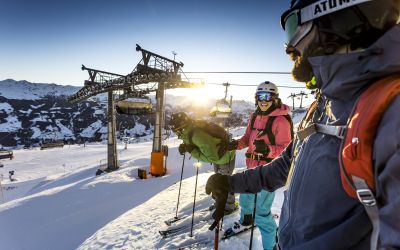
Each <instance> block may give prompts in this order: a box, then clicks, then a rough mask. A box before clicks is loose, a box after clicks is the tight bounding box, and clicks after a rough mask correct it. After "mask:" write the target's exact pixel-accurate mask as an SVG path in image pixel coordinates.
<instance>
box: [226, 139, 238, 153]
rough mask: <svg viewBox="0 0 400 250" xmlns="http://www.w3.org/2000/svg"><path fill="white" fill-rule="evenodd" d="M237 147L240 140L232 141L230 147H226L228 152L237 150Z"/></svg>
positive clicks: (229, 143)
mask: <svg viewBox="0 0 400 250" xmlns="http://www.w3.org/2000/svg"><path fill="white" fill-rule="evenodd" d="M237 147H238V140H232V141H230V142H228V145H227V146H226V150H228V151H232V150H236V149H237Z"/></svg>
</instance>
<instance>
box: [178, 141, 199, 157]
mask: <svg viewBox="0 0 400 250" xmlns="http://www.w3.org/2000/svg"><path fill="white" fill-rule="evenodd" d="M195 148H196V146H195V145H191V144H189V145H187V144H185V143H182V144H180V145H179V147H178V151H179V153H180V154H181V155H184V154H185V153H186V152H189V153H191V152H192V151H193V149H195Z"/></svg>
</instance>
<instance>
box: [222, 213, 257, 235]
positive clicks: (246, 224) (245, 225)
mask: <svg viewBox="0 0 400 250" xmlns="http://www.w3.org/2000/svg"><path fill="white" fill-rule="evenodd" d="M252 223H253V216H252V215H251V214H246V215H244V218H243V222H240V221H236V222H234V223H233V226H232V227H230V228H228V229H227V230H226V231H225V233H224V238H228V237H231V236H233V235H235V234H238V233H241V232H243V231H247V230H248V229H250V228H251V225H252Z"/></svg>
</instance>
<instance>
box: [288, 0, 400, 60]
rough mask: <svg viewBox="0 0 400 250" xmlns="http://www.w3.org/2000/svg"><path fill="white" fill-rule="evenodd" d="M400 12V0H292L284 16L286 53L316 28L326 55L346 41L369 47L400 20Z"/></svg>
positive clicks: (360, 46)
mask: <svg viewBox="0 0 400 250" xmlns="http://www.w3.org/2000/svg"><path fill="white" fill-rule="evenodd" d="M399 12H400V1H399V0H292V1H291V7H290V9H289V10H287V11H286V12H284V13H283V14H282V16H281V26H282V28H283V29H284V30H285V31H286V35H287V44H286V45H287V50H286V52H287V53H290V52H293V51H294V49H295V48H296V46H298V45H299V43H300V42H301V41H303V40H304V38H305V37H307V36H308V35H309V34H311V33H312V32H311V31H312V30H313V28H314V27H315V28H316V29H317V33H318V34H319V39H318V40H319V42H320V44H321V45H322V47H324V52H325V53H326V54H332V53H334V52H335V51H336V49H337V48H338V47H340V46H342V45H345V44H350V46H351V48H352V49H356V48H366V47H368V46H369V45H371V44H372V43H373V42H374V41H376V40H377V39H378V38H379V37H380V36H381V35H382V34H383V33H384V32H385V31H386V30H388V29H389V28H390V27H392V26H393V25H395V24H396V23H397V21H398V18H399ZM311 41H312V40H311Z"/></svg>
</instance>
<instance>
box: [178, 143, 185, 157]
mask: <svg viewBox="0 0 400 250" xmlns="http://www.w3.org/2000/svg"><path fill="white" fill-rule="evenodd" d="M178 151H179V154H181V155H184V154H185V153H186V144H184V143H182V144H179V147H178Z"/></svg>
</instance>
